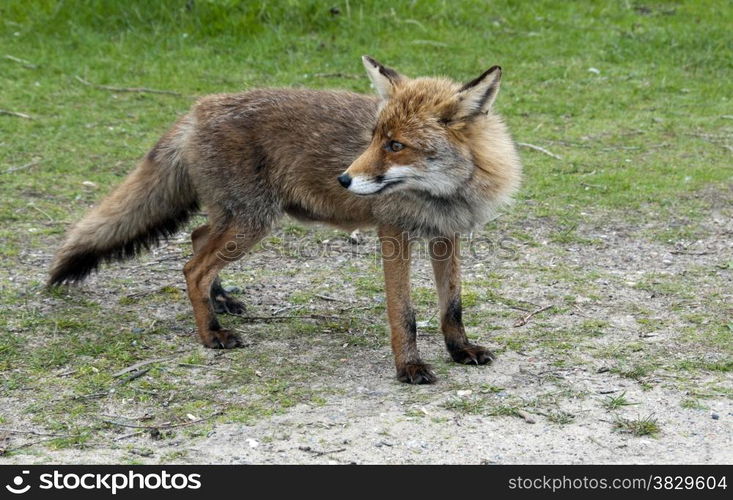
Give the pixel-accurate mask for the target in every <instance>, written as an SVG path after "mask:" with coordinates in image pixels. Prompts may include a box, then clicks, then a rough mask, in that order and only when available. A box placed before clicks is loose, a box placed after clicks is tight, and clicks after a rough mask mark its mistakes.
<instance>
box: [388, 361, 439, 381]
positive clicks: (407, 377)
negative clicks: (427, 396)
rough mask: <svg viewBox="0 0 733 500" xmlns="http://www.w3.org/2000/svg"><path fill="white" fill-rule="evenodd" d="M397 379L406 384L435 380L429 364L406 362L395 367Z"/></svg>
mask: <svg viewBox="0 0 733 500" xmlns="http://www.w3.org/2000/svg"><path fill="white" fill-rule="evenodd" d="M397 380H399V381H400V382H405V383H407V384H432V383H433V382H435V380H436V377H435V374H434V373H433V372H432V371H431V370H430V366H429V365H426V364H425V363H421V362H417V363H407V364H405V365H404V366H402V367H400V368H398V369H397Z"/></svg>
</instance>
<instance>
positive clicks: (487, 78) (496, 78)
mask: <svg viewBox="0 0 733 500" xmlns="http://www.w3.org/2000/svg"><path fill="white" fill-rule="evenodd" d="M500 83H501V68H500V67H499V66H492V67H491V68H489V69H488V70H486V71H485V72H484V73H483V74H482V75H481V76H479V77H478V78H476V79H474V80H471V81H470V82H468V83H466V84H465V85H464V86H463V87H461V89H460V90H459V91H458V99H459V103H458V112H457V113H456V116H455V119H461V118H471V117H473V116H476V115H478V114H481V113H486V112H487V111H489V109H491V105H492V104H493V102H494V99H496V94H498V93H499V84H500Z"/></svg>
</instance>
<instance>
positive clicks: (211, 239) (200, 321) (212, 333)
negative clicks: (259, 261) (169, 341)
mask: <svg viewBox="0 0 733 500" xmlns="http://www.w3.org/2000/svg"><path fill="white" fill-rule="evenodd" d="M265 233H266V231H255V230H251V231H241V230H238V228H237V227H236V226H234V225H231V226H229V227H226V228H225V229H223V230H220V231H213V230H210V231H209V236H208V238H207V239H206V242H205V243H203V245H201V247H199V249H198V251H197V252H195V253H194V255H193V257H192V258H191V260H189V261H188V262H187V263H186V265H185V266H184V267H183V274H184V275H185V277H186V285H187V289H188V297H189V299H190V300H191V305H192V307H193V314H194V319H195V321H196V330H197V331H198V335H199V338H200V340H201V343H202V344H204V345H205V346H206V347H211V348H214V349H231V348H234V347H240V346H241V345H242V343H241V341H240V339H239V337H238V336H237V335H236V334H235V333H234V332H232V331H230V330H226V329H223V328H222V327H221V325H220V324H219V320H218V319H217V317H216V311H215V310H214V307H213V305H212V301H211V289H212V285H213V284H214V282H215V281H216V278H217V275H218V273H219V271H221V270H222V269H223V268H224V266H226V265H227V264H228V263H229V262H233V261H235V260H237V259H239V258H240V257H242V256H243V255H244V254H245V253H246V252H247V251H248V250H249V249H250V248H252V247H253V246H254V245H255V244H256V243H257V242H258V241H259V240H260V239H261V238H262V237H263V236H264V235H265Z"/></svg>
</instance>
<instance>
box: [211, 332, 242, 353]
mask: <svg viewBox="0 0 733 500" xmlns="http://www.w3.org/2000/svg"><path fill="white" fill-rule="evenodd" d="M203 344H204V346H206V347H209V348H211V349H234V348H235V347H242V346H243V344H242V339H240V338H239V335H237V334H236V333H234V332H232V331H231V330H214V331H210V332H209V334H208V335H207V337H206V338H205V339H204V340H203Z"/></svg>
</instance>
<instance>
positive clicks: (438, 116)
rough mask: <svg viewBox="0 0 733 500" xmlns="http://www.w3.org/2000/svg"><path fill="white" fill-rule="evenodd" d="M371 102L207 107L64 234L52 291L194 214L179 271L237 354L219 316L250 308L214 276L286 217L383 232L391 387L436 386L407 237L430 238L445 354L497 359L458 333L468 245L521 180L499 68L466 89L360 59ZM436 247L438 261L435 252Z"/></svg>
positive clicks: (328, 97)
mask: <svg viewBox="0 0 733 500" xmlns="http://www.w3.org/2000/svg"><path fill="white" fill-rule="evenodd" d="M362 59H363V63H364V66H365V67H366V70H367V74H368V75H369V77H370V79H371V81H372V84H373V86H374V88H375V89H376V93H377V96H374V97H372V96H365V95H360V94H356V93H351V92H344V91H315V90H300V89H260V90H252V91H248V92H242V93H236V94H216V95H211V96H207V97H204V98H202V99H200V100H199V101H198V102H197V103H196V104H195V105H194V107H193V108H192V110H191V111H190V112H189V113H188V114H187V115H185V116H184V117H183V118H181V119H180V120H178V122H177V123H176V124H175V125H174V126H173V128H171V130H170V131H169V132H168V133H166V134H165V135H164V136H163V137H162V138H161V139H160V140H159V141H158V143H157V144H156V145H155V146H154V147H153V149H152V150H150V152H148V153H147V155H146V156H145V157H144V158H143V160H142V161H141V162H140V163H139V165H138V166H137V168H136V169H135V170H133V172H132V173H131V174H130V175H129V176H128V177H127V178H126V179H125V180H124V181H123V182H122V184H121V185H120V186H119V187H118V188H117V189H116V190H114V191H113V192H112V193H111V194H110V195H108V196H107V197H106V198H105V199H104V200H103V201H102V202H101V203H100V204H99V205H98V206H97V207H95V208H94V209H92V210H91V211H90V212H89V213H88V214H87V215H86V216H85V217H84V218H83V219H82V220H81V221H80V222H78V223H77V224H76V225H75V226H74V227H73V228H72V229H71V230H70V232H69V234H68V236H67V238H66V240H65V242H64V243H63V245H62V246H61V248H60V249H59V250H58V253H57V254H56V256H55V259H54V261H53V263H52V266H51V270H50V278H49V285H57V284H62V283H65V282H76V281H81V280H83V279H84V278H85V277H86V276H87V275H88V274H89V273H90V272H92V271H94V270H96V268H97V267H98V266H99V264H100V263H102V262H104V261H113V260H120V259H125V258H129V257H132V256H134V255H135V254H137V253H138V252H140V251H141V250H143V249H147V248H149V247H150V246H151V245H154V244H156V243H157V242H158V241H159V240H160V239H162V238H165V237H167V236H169V235H171V234H172V233H174V232H175V231H176V230H177V229H178V228H179V226H180V225H181V224H182V223H184V222H185V221H186V220H187V219H188V218H189V216H190V215H191V214H192V212H194V211H196V210H197V209H198V207H199V206H200V205H204V206H206V208H207V211H208V224H206V225H204V226H201V227H199V228H198V229H196V230H195V231H193V234H192V235H191V238H192V242H193V257H192V258H191V260H189V261H188V262H187V263H186V264H185V266H184V267H183V273H184V275H185V278H186V285H187V288H188V295H189V298H190V300H191V304H192V306H193V312H194V317H195V321H196V328H197V331H198V335H199V337H200V340H201V342H202V343H203V344H204V345H205V346H207V347H211V348H223V349H228V348H233V347H238V346H240V345H241V342H240V339H239V337H238V336H237V335H236V334H235V333H233V332H232V331H230V330H227V329H224V328H222V327H221V326H220V324H219V321H218V320H217V316H216V313H217V312H229V313H233V314H241V313H242V312H243V311H244V306H243V304H241V303H240V302H238V301H237V300H235V299H234V298H232V297H231V296H229V295H228V294H227V293H226V292H225V291H224V289H223V288H222V286H221V282H220V281H219V277H218V273H219V271H221V270H222V269H223V268H224V266H225V265H226V264H227V263H229V262H231V261H234V260H237V259H238V258H240V257H242V256H243V255H244V254H245V253H246V252H247V251H248V250H250V249H251V248H252V246H254V245H255V244H256V243H257V242H258V241H259V240H260V239H262V238H263V237H264V236H265V235H266V234H267V233H268V232H269V230H270V228H271V227H272V225H273V223H274V222H275V221H276V220H277V219H278V218H280V217H281V216H282V215H283V214H289V215H290V216H292V217H295V218H296V219H299V220H304V221H310V222H322V223H327V224H331V225H334V226H336V227H339V228H343V229H346V230H353V229H356V228H360V227H365V226H366V227H369V226H376V228H377V232H378V236H379V239H380V243H381V248H382V257H383V265H384V279H385V289H386V296H387V316H388V320H389V325H390V328H391V341H392V350H393V353H394V359H395V365H396V369H397V378H398V379H399V380H400V381H402V382H408V383H412V384H423V383H432V382H434V381H435V375H434V374H433V372H432V371H431V369H430V367H429V366H428V365H427V364H426V363H424V362H423V361H422V360H421V358H420V355H419V354H418V349H417V342H416V337H417V335H416V324H415V314H414V312H413V309H412V306H411V302H410V239H411V238H429V239H430V241H431V242H432V244H430V245H429V249H430V250H431V260H432V266H433V270H434V275H435V283H436V287H437V293H438V303H439V307H440V318H441V329H442V332H443V334H444V337H445V343H446V347H447V349H448V351H449V353H450V355H451V357H452V358H453V360H455V361H456V362H458V363H466V364H477V365H482V364H486V363H489V362H491V361H492V359H493V355H492V354H491V352H490V351H489V350H487V349H486V348H484V347H481V346H478V345H475V344H472V343H470V342H469V341H468V339H467V337H466V333H465V330H464V327H463V322H462V313H461V281H460V262H459V252H458V243H459V235H460V234H461V233H466V232H468V231H472V230H473V229H474V228H476V227H478V226H480V225H481V224H483V223H485V222H486V221H487V220H488V218H489V217H490V216H491V215H492V214H493V213H495V211H496V209H497V208H498V207H499V206H500V205H502V204H503V203H505V202H507V201H509V200H510V198H511V196H512V194H513V193H514V192H515V191H516V190H517V188H518V186H519V183H520V178H521V164H520V161H519V156H518V154H517V151H516V148H515V145H514V142H513V141H512V139H511V137H510V135H509V132H508V130H507V128H506V126H505V125H504V123H503V121H502V119H501V118H500V117H499V116H498V115H497V114H496V113H494V111H492V103H493V102H494V99H495V98H496V95H497V93H498V91H499V84H500V80H501V68H499V67H498V66H494V67H492V68H490V69H489V70H487V71H485V72H484V73H483V74H481V75H480V76H479V77H478V78H476V79H474V80H472V81H470V82H468V83H466V84H464V85H460V84H457V83H455V82H453V81H451V80H449V79H445V78H416V79H410V78H407V77H405V76H403V75H401V74H399V73H397V72H396V71H395V70H393V69H390V68H387V67H385V66H383V65H382V64H380V63H378V62H377V61H375V60H374V59H372V58H371V57H368V56H364V57H363V58H362ZM438 247H440V250H439V251H438V250H436V249H437V248H438Z"/></svg>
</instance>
